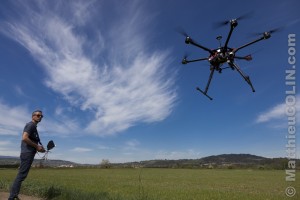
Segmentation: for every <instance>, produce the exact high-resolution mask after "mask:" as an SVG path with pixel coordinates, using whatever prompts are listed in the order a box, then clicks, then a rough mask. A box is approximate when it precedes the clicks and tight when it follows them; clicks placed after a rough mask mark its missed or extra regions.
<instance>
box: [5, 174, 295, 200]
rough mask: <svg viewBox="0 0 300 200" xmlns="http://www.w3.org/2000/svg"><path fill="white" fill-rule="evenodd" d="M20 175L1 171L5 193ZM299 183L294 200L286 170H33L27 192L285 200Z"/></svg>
mask: <svg viewBox="0 0 300 200" xmlns="http://www.w3.org/2000/svg"><path fill="white" fill-rule="evenodd" d="M16 173H17V170H16V169H1V170H0V189H1V190H2V191H8V188H9V184H11V182H12V181H13V179H14V177H15V175H16ZM299 180H300V177H299V178H298V179H297V177H296V182H293V183H292V186H293V187H295V188H296V190H297V191H298V194H296V195H295V196H294V197H293V198H290V197H287V196H286V195H285V188H286V187H287V186H288V185H289V184H288V183H287V182H286V181H285V171H283V170H229V169H227V170H220V169H32V170H31V171H30V174H29V176H28V178H27V179H26V181H25V182H24V183H23V186H22V193H25V194H30V195H35V196H40V197H44V198H45V199H55V200H60V199H68V200H77V199H78V200H79V199H80V200H83V199H84V200H89V199H93V200H95V199H99V200H100V199H109V200H110V199H111V200H138V199H147V200H160V199H162V200H177V199H178V200H181V199H182V200H190V199H191V200H192V199H195V200H235V199H236V200H241V199H243V200H268V199H269V200H283V199H300V195H299V193H300V181H299Z"/></svg>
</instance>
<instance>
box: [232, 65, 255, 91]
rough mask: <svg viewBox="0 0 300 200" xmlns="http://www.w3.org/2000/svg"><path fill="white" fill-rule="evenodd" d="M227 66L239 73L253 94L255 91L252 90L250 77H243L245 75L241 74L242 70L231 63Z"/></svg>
mask: <svg viewBox="0 0 300 200" xmlns="http://www.w3.org/2000/svg"><path fill="white" fill-rule="evenodd" d="M228 64H229V66H230V67H231V68H232V69H236V70H237V71H238V72H239V73H240V75H241V76H242V77H243V78H244V79H245V81H246V82H247V83H248V84H249V85H250V87H251V89H252V92H255V89H254V87H253V85H252V83H251V80H250V77H249V76H247V75H245V74H244V73H243V72H242V70H241V69H240V68H239V66H238V65H237V64H235V63H233V62H229V63H228Z"/></svg>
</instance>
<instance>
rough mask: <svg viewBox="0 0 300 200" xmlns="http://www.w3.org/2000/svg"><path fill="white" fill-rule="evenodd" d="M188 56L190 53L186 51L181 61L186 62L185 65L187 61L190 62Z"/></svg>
mask: <svg viewBox="0 0 300 200" xmlns="http://www.w3.org/2000/svg"><path fill="white" fill-rule="evenodd" d="M187 57H188V54H187V53H185V54H184V56H183V59H182V61H181V63H182V64H184V65H185V64H187V63H188V62H187Z"/></svg>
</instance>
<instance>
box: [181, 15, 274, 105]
mask: <svg viewBox="0 0 300 200" xmlns="http://www.w3.org/2000/svg"><path fill="white" fill-rule="evenodd" d="M241 18H243V17H239V18H236V19H231V20H227V21H225V22H222V23H221V24H220V25H227V24H230V30H229V33H228V36H227V39H226V41H225V44H224V46H222V45H221V39H222V36H218V37H217V38H216V39H217V40H218V41H219V44H220V47H219V48H217V49H209V48H207V47H204V46H202V45H200V44H198V43H197V42H195V41H194V40H193V39H192V38H191V37H190V36H189V35H187V34H186V33H182V34H183V35H184V36H185V43H186V44H191V45H194V46H196V47H199V48H200V49H202V50H204V51H207V52H209V56H208V57H205V58H199V59H194V60H187V56H185V57H184V58H183V60H182V64H188V63H191V62H197V61H204V60H207V61H208V62H209V63H210V74H209V78H208V82H207V84H206V87H205V89H204V90H201V89H200V88H199V87H197V88H196V89H197V90H198V91H199V92H201V93H202V94H204V95H205V96H206V97H208V98H209V99H210V100H213V98H212V97H210V96H209V95H208V94H207V92H208V89H209V86H210V83H211V80H212V78H213V75H214V72H215V71H217V72H219V73H222V70H223V69H227V68H231V69H232V70H236V71H237V72H238V73H239V74H240V75H241V76H242V77H243V78H244V80H245V81H246V82H247V83H248V84H249V86H250V87H251V89H252V92H255V89H254V87H253V85H252V82H251V80H250V77H249V76H248V75H246V74H244V72H243V71H242V70H241V68H240V67H239V66H238V65H237V63H236V62H235V59H240V60H246V61H250V60H252V56H251V54H249V55H246V56H237V55H236V53H237V52H238V51H239V50H241V49H243V48H245V47H247V46H249V45H252V44H254V43H257V42H259V41H261V40H266V39H269V38H270V37H271V34H272V33H274V32H275V31H277V30H278V29H273V30H270V31H266V32H263V33H261V34H260V35H261V37H260V38H258V39H256V40H254V41H252V42H249V43H247V44H245V45H242V46H240V47H238V48H231V47H229V46H228V43H229V40H230V38H231V35H232V32H233V30H234V29H235V28H236V27H237V26H238V20H239V19H241ZM225 63H227V64H228V66H227V67H223V64H225Z"/></svg>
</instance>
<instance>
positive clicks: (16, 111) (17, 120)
mask: <svg viewBox="0 0 300 200" xmlns="http://www.w3.org/2000/svg"><path fill="white" fill-rule="evenodd" d="M0 113H1V115H0V135H21V131H22V129H23V128H24V122H26V121H29V120H30V119H29V120H28V116H30V115H31V114H29V112H28V111H27V109H26V108H25V107H22V106H17V107H11V106H9V105H7V104H5V103H3V102H2V101H1V100H0Z"/></svg>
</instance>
